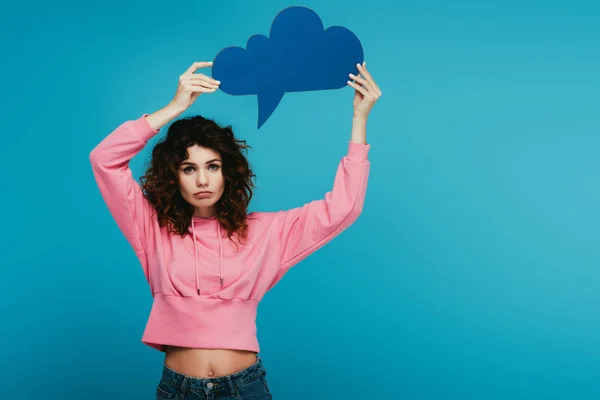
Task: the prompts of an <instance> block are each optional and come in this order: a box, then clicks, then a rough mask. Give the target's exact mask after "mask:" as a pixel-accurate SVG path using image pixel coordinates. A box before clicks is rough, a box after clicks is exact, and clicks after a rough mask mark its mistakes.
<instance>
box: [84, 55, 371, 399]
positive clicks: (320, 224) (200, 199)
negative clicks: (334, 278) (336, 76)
mask: <svg viewBox="0 0 600 400" xmlns="http://www.w3.org/2000/svg"><path fill="white" fill-rule="evenodd" d="M210 65H212V63H211V62H200V63H194V64H193V65H192V66H191V67H190V68H189V69H188V70H187V71H186V72H185V73H184V74H183V75H182V76H180V78H179V85H178V88H177V92H176V94H175V96H174V98H173V99H172V100H171V101H170V102H169V104H168V105H167V106H165V107H164V108H161V109H159V110H157V111H155V112H154V113H151V114H143V115H142V116H140V117H139V118H137V119H135V120H130V121H126V122H124V123H122V124H121V125H120V126H118V127H117V128H116V129H115V130H114V131H113V132H112V133H111V134H110V135H108V136H107V137H106V138H105V139H104V140H103V141H102V142H101V143H100V144H98V145H97V146H96V148H94V150H93V151H92V152H91V154H90V161H91V164H92V168H93V173H94V177H95V179H96V181H97V184H98V187H99V189H100V192H101V194H102V197H103V199H104V201H105V202H106V204H107V206H108V209H109V210H110V213H111V215H112V216H113V218H114V219H115V221H116V223H117V224H118V226H119V228H120V229H121V231H122V232H123V234H124V235H125V237H126V239H127V241H128V242H129V243H130V245H131V246H132V247H133V249H134V251H135V253H136V255H137V257H138V258H139V260H140V263H141V265H142V269H143V272H144V275H145V277H146V280H147V281H148V283H149V286H150V289H151V292H152V296H153V305H152V310H151V312H150V316H149V319H148V322H147V325H146V329H145V331H144V335H143V338H142V342H143V343H144V344H146V345H148V346H150V347H152V348H155V349H157V350H159V351H162V352H164V353H165V361H164V365H163V370H162V377H161V380H160V382H159V384H158V387H157V389H156V398H157V399H169V398H175V397H176V398H178V399H224V398H238V399H269V398H271V394H270V392H269V388H268V385H267V381H266V379H265V375H266V372H265V369H264V367H263V364H262V360H261V358H260V357H259V356H258V354H259V345H258V341H257V338H256V325H255V322H256V310H257V306H258V303H259V301H260V300H261V299H262V297H263V295H264V294H265V293H266V292H267V291H268V290H269V289H270V288H272V287H273V286H274V285H275V284H276V283H277V282H278V281H279V280H280V279H281V278H282V276H283V275H284V274H285V273H286V272H287V271H288V270H289V269H290V268H291V267H292V266H293V265H295V264H297V263H298V262H300V261H301V260H302V259H304V258H305V257H307V256H308V255H309V254H311V253H313V252H314V251H316V250H317V249H319V248H320V247H322V246H323V245H324V244H325V243H327V242H329V241H330V240H331V239H332V238H333V237H335V236H336V235H338V234H339V233H340V232H342V231H343V230H344V229H346V228H347V227H348V226H350V225H351V224H352V223H353V222H354V221H355V220H356V219H357V218H358V216H359V214H360V212H361V210H362V207H363V201H364V198H365V193H366V187H367V180H368V175H369V168H370V163H369V161H368V157H367V154H368V151H369V147H370V145H369V144H367V142H366V124H367V117H368V115H369V112H370V111H371V108H372V107H373V104H374V103H375V102H376V100H377V99H378V98H379V96H381V90H380V89H379V87H378V86H377V85H376V83H375V81H374V80H373V78H372V77H371V76H370V74H369V72H368V71H367V69H366V65H365V64H364V63H363V65H359V64H357V69H358V74H357V75H353V74H349V76H350V78H351V79H352V80H349V81H348V85H349V86H351V87H353V88H354V89H355V94H354V102H353V105H354V113H353V125H352V135H351V138H350V142H349V143H348V152H347V154H346V155H345V156H344V157H343V158H342V159H341V161H340V163H339V167H338V170H337V174H336V177H335V182H334V184H333V189H332V191H330V192H328V193H327V194H326V195H325V196H324V198H323V199H321V200H318V201H312V202H310V203H308V204H305V205H304V206H302V207H297V208H294V209H290V210H286V211H277V212H251V213H247V207H248V204H249V202H250V199H251V197H252V187H253V184H252V178H253V177H254V175H253V174H252V170H251V169H250V168H249V165H248V162H247V160H246V158H245V157H244V156H243V155H242V151H243V150H246V148H247V146H246V145H245V142H244V141H242V140H238V139H236V138H235V136H234V135H233V132H232V130H231V128H230V127H220V126H219V125H217V124H216V123H215V122H214V121H211V120H208V119H205V118H203V117H200V116H195V117H186V118H181V119H178V120H176V121H173V122H172V123H171V126H170V127H169V129H168V132H167V135H166V138H165V139H164V140H163V141H162V142H160V143H158V144H157V145H156V146H155V147H154V149H153V152H152V161H151V166H150V168H148V170H147V171H146V174H145V175H144V176H143V177H142V179H141V185H139V184H138V183H137V182H136V181H135V180H134V179H133V178H132V173H131V170H130V169H129V161H130V160H131V158H132V157H133V156H135V155H136V154H137V153H138V152H139V151H140V150H141V149H142V148H143V147H144V146H145V144H146V143H147V142H148V140H149V139H151V138H152V137H153V136H155V135H156V134H157V133H158V132H159V130H160V129H161V128H162V127H163V126H165V125H166V124H167V123H170V122H171V121H172V120H174V119H175V118H177V117H178V116H179V115H180V114H182V113H183V112H184V111H185V110H186V109H188V107H190V106H191V105H192V104H193V103H194V102H195V101H196V99H197V98H198V97H199V96H200V95H201V94H203V93H212V92H215V91H216V90H217V89H218V88H219V84H220V82H218V81H216V80H214V79H212V78H210V77H208V76H206V75H204V74H197V73H196V70H197V69H199V68H203V67H208V66H210Z"/></svg>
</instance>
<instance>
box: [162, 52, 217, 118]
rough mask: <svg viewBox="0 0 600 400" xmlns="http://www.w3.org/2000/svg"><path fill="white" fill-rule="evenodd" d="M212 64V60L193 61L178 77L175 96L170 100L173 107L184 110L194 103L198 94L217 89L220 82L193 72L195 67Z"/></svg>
mask: <svg viewBox="0 0 600 400" xmlns="http://www.w3.org/2000/svg"><path fill="white" fill-rule="evenodd" d="M212 64H213V63H212V61H208V62H195V63H193V64H192V65H191V66H190V67H189V68H188V70H187V71H185V72H184V73H183V75H181V76H180V77H179V85H178V86H177V93H175V97H173V100H171V104H172V105H173V106H174V107H176V108H178V109H180V110H182V111H183V110H186V109H187V108H188V107H189V106H191V105H192V104H194V102H195V101H196V99H197V98H198V96H200V95H201V94H202V93H212V92H216V91H217V89H218V88H219V85H220V84H221V82H219V81H217V80H214V79H213V78H211V77H208V76H206V75H204V74H196V73H194V72H196V70H197V69H199V68H205V67H210V66H211V65H212Z"/></svg>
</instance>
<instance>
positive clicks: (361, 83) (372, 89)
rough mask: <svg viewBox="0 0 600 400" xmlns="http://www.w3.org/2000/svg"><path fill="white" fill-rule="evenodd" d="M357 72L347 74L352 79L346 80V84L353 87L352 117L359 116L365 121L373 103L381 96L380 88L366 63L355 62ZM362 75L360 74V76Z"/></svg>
mask: <svg viewBox="0 0 600 400" xmlns="http://www.w3.org/2000/svg"><path fill="white" fill-rule="evenodd" d="M356 67H357V69H358V72H359V74H358V75H354V74H349V76H350V78H351V79H352V80H354V82H352V81H348V85H349V86H351V87H353V88H354V89H355V91H354V101H353V105H354V118H361V119H364V120H365V121H366V120H367V118H368V116H369V112H370V111H371V108H373V104H375V102H376V101H377V99H379V97H380V96H381V89H379V86H377V84H376V83H375V81H374V80H373V77H371V74H369V71H367V67H366V63H365V62H363V65H360V64H356ZM361 75H362V76H361Z"/></svg>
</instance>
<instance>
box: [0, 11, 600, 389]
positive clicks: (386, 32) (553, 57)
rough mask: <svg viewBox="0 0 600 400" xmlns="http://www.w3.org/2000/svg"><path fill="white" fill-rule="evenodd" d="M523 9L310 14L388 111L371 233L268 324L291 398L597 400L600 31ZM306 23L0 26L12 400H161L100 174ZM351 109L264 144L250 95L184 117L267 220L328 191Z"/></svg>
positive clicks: (313, 261) (133, 282) (315, 108)
mask: <svg viewBox="0 0 600 400" xmlns="http://www.w3.org/2000/svg"><path fill="white" fill-rule="evenodd" d="M519 3H520V4H519ZM519 3H518V2H517V1H504V2H496V3H490V2H485V4H484V2H480V1H457V2H446V1H439V0H438V1H432V0H429V1H421V2H403V3H396V5H391V2H387V1H380V0H371V1H368V2H359V1H354V0H349V1H345V2H344V3H340V4H339V5H335V4H334V2H331V1H330V2H327V3H323V2H317V1H307V2H305V3H303V4H301V5H306V6H310V7H312V8H313V9H314V10H316V11H317V13H318V14H319V15H320V16H321V17H322V19H323V21H324V23H325V25H326V26H330V25H343V26H345V27H347V28H349V29H351V30H352V31H353V32H354V33H356V34H357V36H358V37H359V38H360V40H361V42H362V44H363V47H364V49H365V59H366V60H367V66H368V67H369V69H370V70H371V72H372V73H373V75H374V77H375V78H376V80H377V82H378V84H379V85H380V87H381V88H382V90H383V96H382V97H381V99H380V101H379V102H378V104H376V106H375V108H374V109H373V111H372V114H371V117H370V120H369V126H368V140H369V142H370V143H371V145H372V150H371V154H370V157H371V161H372V169H371V180H370V183H369V189H368V194H367V200H366V204H365V209H364V212H363V214H362V216H361V217H360V218H359V220H358V221H357V222H356V223H355V225H353V226H352V227H351V228H350V229H349V230H348V231H346V232H344V233H343V234H342V235H341V236H339V237H338V238H337V239H335V240H334V241H333V242H331V243H330V244H329V245H328V246H326V247H325V248H323V249H321V250H320V251H319V252H318V253H316V254H314V255H312V256H311V257H309V258H308V259H307V260H305V261H304V262H302V263H301V264H300V265H298V266H296V267H295V268H294V269H293V270H292V271H290V272H289V274H288V275H287V276H286V277H285V278H284V279H283V280H282V281H281V282H280V283H279V285H278V286H277V287H276V288H274V289H273V290H272V291H271V292H269V293H268V294H267V296H266V297H265V299H264V301H263V303H262V304H261V306H260V308H259V316H258V324H259V325H258V326H259V331H258V332H259V340H260V342H261V345H262V357H263V358H264V360H265V365H266V367H267V368H268V379H269V383H270V386H271V389H272V391H273V394H274V396H275V398H276V399H307V398H311V399H312V398H314V399H329V398H345V399H364V398H371V399H379V398H381V399H396V398H397V399H594V398H599V397H600V386H599V385H598V376H599V373H600V335H599V334H598V330H599V328H600V317H599V313H598V308H599V306H600V293H599V288H600V270H599V264H600V247H599V246H598V244H599V243H598V242H599V239H598V231H599V228H600V212H599V210H600V189H599V184H598V177H599V175H600V172H599V167H600V157H598V153H599V151H600V150H599V148H600V134H599V127H600V114H599V113H598V110H599V109H600V98H599V96H598V91H599V89H600V79H599V77H598V76H599V75H598V71H600V54H599V51H598V43H599V39H600V37H599V36H600V35H599V34H600V28H599V25H598V20H599V16H600V10H599V7H598V3H597V2H592V1H574V2H571V3H570V4H569V5H567V4H566V2H564V1H561V2H558V1H541V0H540V1H532V0H527V1H525V2H519ZM258 4H260V6H259V5H258ZM290 5H295V4H290V3H286V2H280V1H268V2H267V1H262V2H260V3H250V2H245V1H220V2H216V1H215V2H212V3H207V2H182V1H169V2H166V3H165V2H159V1H145V2H141V1H124V2H117V1H109V2H64V1H63V2H43V3H42V2H36V1H33V2H27V3H23V4H22V5H18V4H17V2H12V3H8V4H6V5H5V6H4V7H3V12H2V14H1V15H0V26H1V28H0V29H1V30H2V37H3V39H2V45H1V46H2V51H1V52H0V60H1V63H0V68H1V71H2V73H1V80H2V86H1V87H2V91H3V101H2V104H1V109H2V139H3V140H2V146H0V160H1V161H0V162H1V163H2V167H1V168H0V182H2V197H1V200H0V201H1V204H0V206H1V209H2V211H3V215H2V219H3V229H2V233H1V235H2V236H1V243H2V252H1V259H0V261H1V267H2V269H1V272H2V279H0V296H1V297H0V300H1V301H2V303H3V307H2V311H0V318H1V319H0V323H1V324H2V329H1V330H0V341H1V342H2V343H3V354H2V357H0V376H1V379H0V380H1V381H2V389H1V392H2V396H3V397H4V398H22V399H82V398H85V399H90V400H91V399H106V398H111V399H129V398H136V399H150V398H153V396H154V391H155V387H156V384H157V383H158V379H159V374H160V370H161V367H162V357H161V353H159V352H157V351H155V350H152V349H150V348H148V347H146V346H144V345H143V344H141V342H140V339H141V335H142V332H143V329H144V326H145V322H146V318H147V316H148V312H149V310H150V307H151V297H150V292H149V289H148V287H147V285H146V283H145V281H144V279H143V275H142V271H141V268H140V266H139V263H138V262H137V259H136V258H135V255H134V253H133V251H132V250H131V249H130V248H129V246H128V244H127V242H126V241H125V239H124V238H123V237H122V235H121V234H120V232H119V231H118V229H117V227H116V224H115V223H114V222H113V221H112V219H111V218H110V215H109V214H108V211H107V209H106V207H105V206H104V204H103V202H102V200H101V197H100V194H99V192H98V189H97V187H96V185H95V182H94V180H93V177H92V173H91V169H90V166H89V160H88V154H89V152H90V150H91V149H92V148H93V147H94V146H95V145H96V144H97V143H98V142H99V141H100V140H101V139H102V138H103V137H105V136H106V135H107V134H108V133H109V132H110V131H111V130H112V129H114V128H115V127H116V126H117V125H118V124H120V123H121V122H123V121H125V120H128V119H134V118H137V117H138V116H140V115H141V114H142V113H144V112H152V111H154V110H156V109H158V108H160V107H162V106H163V105H165V104H166V103H167V102H168V101H169V100H170V99H171V98H172V97H173V95H174V93H175V88H176V85H177V78H178V76H179V75H180V74H181V73H182V72H183V71H185V70H186V69H187V67H188V66H189V65H190V64H191V63H192V62H193V61H203V60H207V59H211V58H212V57H214V56H215V55H216V54H217V53H218V51H219V50H221V49H222V48H223V47H226V46H232V45H237V46H244V45H245V43H246V40H247V38H248V37H249V36H250V35H252V34H255V33H262V34H268V32H269V27H270V23H271V21H272V19H273V18H274V16H275V15H276V14H277V12H279V11H280V10H281V9H283V8H285V7H287V6H290ZM314 62H316V63H318V62H319V60H314ZM351 104H352V90H351V89H350V88H345V89H340V90H332V91H325V92H318V93H317V92H308V93H295V94H290V95H286V96H285V97H284V98H283V100H282V102H281V104H280V105H279V107H278V109H277V110H276V111H275V113H274V114H273V116H272V117H271V118H270V119H269V121H267V123H266V124H265V125H264V126H263V128H261V129H260V130H259V131H257V130H256V128H255V127H256V121H257V108H256V97H252V96H249V97H233V96H228V95H226V94H224V93H216V94H213V95H210V96H208V95H207V96H201V97H200V99H199V100H198V101H197V102H196V104H195V105H194V106H193V107H192V108H191V109H190V112H191V113H203V114H204V115H206V116H209V117H212V118H215V119H217V120H218V121H219V122H221V123H227V124H232V125H233V127H234V129H235V131H236V133H237V134H238V135H239V136H240V137H242V138H244V139H247V140H248V141H249V143H250V144H251V145H252V146H253V150H252V151H251V153H250V160H251V163H252V164H253V167H254V170H255V171H256V173H257V175H258V179H257V185H258V189H257V191H256V197H255V199H254V201H253V203H252V206H251V208H252V209H253V210H276V209H280V208H289V207H294V206H297V205H300V204H303V203H305V202H308V201H310V200H312V199H315V198H319V197H321V196H322V195H323V194H324V193H325V192H326V191H328V190H329V189H330V188H331V185H332V182H333V176H334V173H335V169H336V167H337V163H338V161H339V158H340V157H341V156H342V155H343V154H344V153H345V151H346V145H347V141H348V140H349V137H350V129H351V115H352V106H351ZM151 143H152V144H153V143H154V141H152V142H151ZM149 149H150V146H148V147H147V148H146V150H145V151H144V152H142V153H141V154H140V156H139V157H136V159H134V161H133V162H132V168H133V169H134V173H135V176H137V177H139V176H140V175H141V174H142V172H143V167H144V161H145V159H146V157H147V156H148V155H149Z"/></svg>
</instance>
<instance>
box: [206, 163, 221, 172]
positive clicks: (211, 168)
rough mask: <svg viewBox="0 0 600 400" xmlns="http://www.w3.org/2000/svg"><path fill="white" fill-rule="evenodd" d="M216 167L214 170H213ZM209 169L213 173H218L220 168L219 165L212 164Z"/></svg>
mask: <svg viewBox="0 0 600 400" xmlns="http://www.w3.org/2000/svg"><path fill="white" fill-rule="evenodd" d="M213 167H214V168H213ZM208 169H210V170H211V171H216V170H218V169H219V166H218V165H217V164H210V165H209V166H208Z"/></svg>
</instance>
